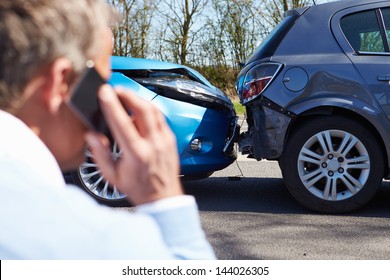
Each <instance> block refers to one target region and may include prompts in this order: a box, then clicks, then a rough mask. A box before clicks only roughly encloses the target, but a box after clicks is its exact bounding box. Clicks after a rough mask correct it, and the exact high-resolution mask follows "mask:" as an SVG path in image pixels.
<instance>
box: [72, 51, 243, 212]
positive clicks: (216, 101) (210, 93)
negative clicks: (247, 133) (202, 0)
mask: <svg viewBox="0 0 390 280" xmlns="http://www.w3.org/2000/svg"><path fill="white" fill-rule="evenodd" d="M110 84H112V85H113V86H123V87H126V88H128V89H131V90H132V91H133V92H135V93H136V94H137V95H139V96H141V97H142V98H144V99H145V100H148V101H150V102H151V103H153V104H155V105H156V106H157V107H158V108H159V109H160V110H161V111H162V112H163V113H164V115H165V117H166V120H167V122H168V124H169V126H170V127H171V129H172V131H173V132H174V133H175V135H176V138H177V145H178V151H179V156H180V168H181V175H182V176H183V177H184V178H190V179H202V178H206V177H208V176H210V175H211V174H212V173H213V172H214V171H216V170H220V169H223V168H225V167H227V166H228V165H230V164H231V163H232V162H234V160H235V159H236V154H235V151H234V148H233V147H234V143H233V142H234V139H235V136H237V135H238V130H239V127H238V126H237V117H236V113H235V110H234V106H233V104H232V102H231V101H230V99H229V98H228V97H227V96H226V95H225V94H224V93H223V92H222V91H220V90H219V89H218V88H216V87H214V86H213V85H212V84H210V83H209V82H208V81H207V80H206V79H205V78H204V77H203V76H202V75H201V74H199V73H198V72H197V71H195V70H194V69H192V68H189V67H186V66H182V65H177V64H172V63H167V62H161V61H155V60H147V59H140V58H127V57H116V56H114V57H112V76H111V79H110ZM112 154H113V157H118V156H119V154H120V148H119V147H118V146H117V145H116V144H115V143H114V144H113V146H112ZM71 178H72V180H73V182H74V183H75V184H76V185H79V186H81V187H82V188H84V189H85V190H86V191H87V192H89V193H90V194H91V195H92V196H93V197H94V198H95V199H97V200H98V201H99V202H101V203H104V204H107V205H111V206H121V205H125V204H127V200H126V197H125V195H124V194H122V193H120V192H119V191H118V190H117V189H116V187H115V186H111V185H110V183H109V182H107V181H106V180H105V179H104V178H103V176H102V174H101V172H100V170H99V168H98V167H97V165H96V164H95V163H94V161H93V157H92V155H91V153H90V152H89V151H88V150H87V151H86V160H85V162H84V163H83V164H81V165H80V167H79V168H78V170H76V171H74V172H73V173H72V174H71Z"/></svg>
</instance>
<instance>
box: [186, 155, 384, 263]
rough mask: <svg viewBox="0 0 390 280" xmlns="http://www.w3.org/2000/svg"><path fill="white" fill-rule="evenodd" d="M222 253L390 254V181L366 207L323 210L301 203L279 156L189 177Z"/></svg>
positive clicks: (276, 256)
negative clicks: (282, 170) (286, 179)
mask: <svg viewBox="0 0 390 280" xmlns="http://www.w3.org/2000/svg"><path fill="white" fill-rule="evenodd" d="M184 187H185V190H186V192H187V193H189V194H193V195H194V196H195V197H196V200H197V202H198V204H199V208H200V211H201V220H202V224H203V227H204V229H205V231H206V234H207V237H208V238H209V240H210V242H211V244H212V246H213V247H214V249H215V252H216V254H217V257H218V258H220V259H266V260H277V259H282V260H290V259H293V260H300V259H309V260H313V259H324V260H329V259H337V260H340V259H341V260H348V259H361V260H365V259H383V260H384V259H386V260H387V259H390V234H389V232H390V182H388V181H384V182H383V187H382V188H381V190H380V191H379V192H378V194H377V196H376V197H375V198H374V199H373V200H372V201H371V203H369V205H367V206H366V207H364V208H363V209H360V210H358V211H356V212H354V213H350V214H344V215H321V214H317V213H314V212H311V211H309V210H307V209H305V208H303V207H302V206H301V205H300V204H298V203H297V202H296V201H295V200H294V199H293V198H292V197H291V196H290V194H289V193H288V191H287V190H286V188H285V187H284V185H283V180H282V179H281V174H280V170H279V167H278V164H277V163H276V162H269V161H264V162H257V161H255V160H246V159H244V158H243V157H240V158H239V160H238V161H237V162H235V163H233V164H232V165H231V166H229V167H228V168H226V169H224V170H222V171H218V172H216V173H214V175H213V176H211V177H210V178H208V179H204V180H200V181H188V182H185V183H184Z"/></svg>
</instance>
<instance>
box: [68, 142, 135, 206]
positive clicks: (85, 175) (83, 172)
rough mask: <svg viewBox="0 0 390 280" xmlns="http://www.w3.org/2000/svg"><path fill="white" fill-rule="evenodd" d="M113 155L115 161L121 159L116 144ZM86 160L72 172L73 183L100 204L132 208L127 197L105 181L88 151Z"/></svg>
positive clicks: (113, 147)
mask: <svg viewBox="0 0 390 280" xmlns="http://www.w3.org/2000/svg"><path fill="white" fill-rule="evenodd" d="M111 153H112V156H113V158H114V159H118V158H119V157H120V151H119V149H118V147H117V145H116V144H115V143H114V145H113V146H112V151H111ZM85 158H86V159H85V162H84V163H82V164H81V165H80V166H79V168H78V169H77V170H76V171H73V172H71V177H72V180H73V183H74V184H75V185H77V186H79V187H80V188H82V189H84V190H85V191H86V192H87V193H89V194H90V195H91V196H92V197H93V198H94V199H95V200H96V201H97V202H99V203H100V204H104V205H107V206H111V207H128V206H131V204H130V203H129V202H128V200H127V197H126V195H124V194H122V193H121V192H119V191H118V190H117V188H116V187H115V186H112V185H111V184H110V183H109V182H108V181H106V180H105V178H104V177H103V175H102V174H101V172H100V170H99V168H98V166H97V165H96V163H95V162H94V161H93V155H92V154H91V153H90V152H89V151H88V150H86V152H85Z"/></svg>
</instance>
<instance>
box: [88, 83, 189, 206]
mask: <svg viewBox="0 0 390 280" xmlns="http://www.w3.org/2000/svg"><path fill="white" fill-rule="evenodd" d="M99 101H100V104H101V107H102V110H103V113H104V115H105V119H106V122H107V124H108V126H109V127H110V131H111V133H112V136H113V137H114V139H115V141H116V143H117V144H118V145H119V148H120V150H121V152H122V154H121V157H120V159H119V160H117V161H115V160H113V159H112V156H111V153H110V147H109V146H110V143H109V141H108V139H107V138H106V137H104V136H103V135H99V134H97V133H92V132H89V133H88V134H87V136H86V139H87V142H88V144H89V146H90V149H91V151H92V153H93V155H94V158H95V161H96V163H97V164H98V165H99V167H100V169H101V171H102V173H103V175H104V177H105V179H106V180H108V181H109V182H110V183H111V184H113V185H115V186H117V188H118V189H119V190H120V191H121V192H122V193H125V194H126V195H127V196H128V198H129V200H130V201H131V202H132V203H134V204H135V205H139V204H143V203H148V202H153V201H156V200H159V199H162V198H167V197H171V196H176V195H181V194H183V191H182V188H181V183H180V180H179V177H178V176H179V158H178V152H177V144H176V138H175V135H174V134H173V132H172V131H171V129H170V128H169V126H168V124H167V123H166V121H165V117H164V115H163V114H162V113H161V112H160V110H159V109H158V108H157V107H155V106H154V105H153V104H151V103H149V102H147V101H145V100H143V99H141V98H139V97H137V96H135V95H134V94H132V93H131V92H129V91H128V90H125V89H123V88H116V89H115V92H114V90H113V89H112V88H111V87H110V86H108V85H105V86H103V87H102V88H101V90H100V91H99ZM122 104H123V105H122ZM123 106H125V107H126V109H128V110H130V111H131V112H132V114H131V116H129V114H128V113H127V112H126V110H125V109H124V108H123Z"/></svg>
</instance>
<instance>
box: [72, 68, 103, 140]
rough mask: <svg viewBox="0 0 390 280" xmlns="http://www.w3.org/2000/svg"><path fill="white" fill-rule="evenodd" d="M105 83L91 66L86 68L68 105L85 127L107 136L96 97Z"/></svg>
mask: <svg viewBox="0 0 390 280" xmlns="http://www.w3.org/2000/svg"><path fill="white" fill-rule="evenodd" d="M105 83H106V81H105V80H104V79H103V78H102V77H101V76H100V75H99V73H98V72H97V71H96V69H95V68H94V67H93V66H87V67H86V68H85V70H84V72H83V73H82V75H81V77H80V79H79V81H78V82H77V83H76V85H75V87H74V89H73V93H72V96H71V98H70V103H69V105H70V107H71V108H72V109H73V111H74V112H75V113H76V115H77V116H78V117H79V118H80V119H81V121H82V122H83V123H84V124H85V126H87V127H88V128H89V129H92V130H95V131H98V132H101V133H104V134H107V133H108V127H107V125H106V122H105V120H104V116H103V113H102V111H101V109H100V105H99V100H98V96H97V93H98V90H99V88H100V86H101V85H103V84H105Z"/></svg>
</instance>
